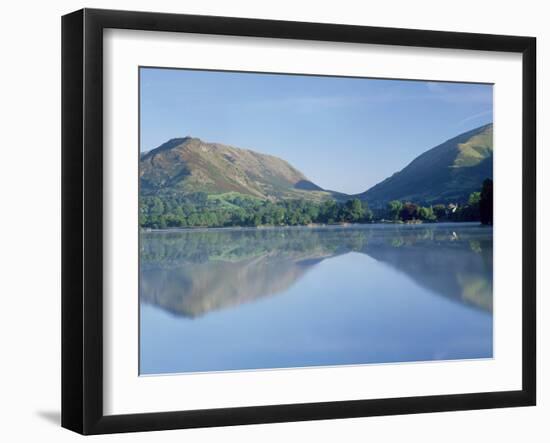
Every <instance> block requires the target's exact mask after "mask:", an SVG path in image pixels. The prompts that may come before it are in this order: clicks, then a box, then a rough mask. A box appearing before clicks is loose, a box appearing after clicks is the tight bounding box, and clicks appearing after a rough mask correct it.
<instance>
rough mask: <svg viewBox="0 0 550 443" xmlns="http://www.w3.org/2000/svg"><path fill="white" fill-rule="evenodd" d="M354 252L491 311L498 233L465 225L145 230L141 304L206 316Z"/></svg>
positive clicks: (282, 287)
mask: <svg viewBox="0 0 550 443" xmlns="http://www.w3.org/2000/svg"><path fill="white" fill-rule="evenodd" d="M350 252H355V253H360V254H366V255H368V256H369V257H371V258H373V259H375V260H376V261H378V262H380V263H383V264H385V265H387V266H389V267H391V268H393V269H394V270H396V271H398V272H399V273H401V274H403V275H404V276H406V277H408V279H409V281H410V285H418V286H420V287H422V288H424V289H426V290H428V291H429V292H431V293H433V294H437V295H439V296H442V297H446V298H448V299H451V300H454V301H456V302H457V303H462V304H467V305H470V306H472V307H474V308H476V309H479V310H482V311H485V312H491V311H492V305H493V296H492V275H493V262H492V257H493V238H492V229H491V228H487V227H480V226H479V225H477V224H466V223H462V224H434V225H414V226H413V225H363V226H349V227H319V228H273V229H234V230H231V229H220V230H215V229H209V230H186V231H172V232H151V233H142V234H141V263H140V300H141V302H143V303H148V304H152V305H156V306H159V307H161V308H163V309H165V310H168V311H170V312H171V313H173V314H176V315H178V316H183V317H187V318H195V317H199V316H204V315H206V314H207V313H209V312H212V311H218V310H223V309H228V308H230V307H236V306H238V305H241V304H245V303H252V302H254V301H255V300H258V299H261V298H265V297H270V296H275V295H276V294H279V293H283V292H285V291H287V290H288V289H289V288H291V287H292V286H293V285H295V284H296V283H297V282H298V281H299V280H300V279H302V278H303V277H304V276H305V275H306V273H308V271H310V270H312V269H313V268H315V267H316V266H318V264H319V263H321V262H322V261H325V260H329V259H331V258H333V257H336V256H340V255H343V254H347V253H350ZM365 273H366V275H367V277H366V278H368V269H366V270H365ZM342 290H343V291H345V290H346V287H345V284H342Z"/></svg>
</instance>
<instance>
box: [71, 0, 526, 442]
mask: <svg viewBox="0 0 550 443" xmlns="http://www.w3.org/2000/svg"><path fill="white" fill-rule="evenodd" d="M535 48H536V42H535V39H534V38H531V37H516V36H501V35H484V34H467V33H453V32H439V31H423V30H410V29H388V28H375V27H362V26H348V25H340V24H319V23H299V22H283V21H271V20H256V19H243V18H228V17H209V16H192V15H175V14H159V13H149V12H125V11H108V10H91V9H84V10H80V11H77V12H74V13H72V14H69V15H66V16H64V17H63V20H62V56H63V66H62V76H63V78H62V91H63V93H62V108H63V112H62V114H63V115H62V120H63V127H62V140H63V143H62V144H63V146H62V152H63V153H62V161H63V164H62V173H63V178H62V187H63V210H62V212H63V214H62V220H63V226H62V240H63V245H62V252H63V263H62V269H63V276H62V280H63V291H62V292H63V294H62V322H63V324H62V335H63V337H62V359H63V360H62V425H63V426H64V427H66V428H68V429H71V430H73V431H76V432H79V433H82V434H101V433H114V432H130V431H148V430H160V429H177V428H191V427H206V426H227V425H238V424H252V423H270V422H282V421H299V420H319V419H330V418H346V417H361V416H373V415H389V414H410V413H423V412H435V411H453V410H465V409H484V408H499V407H513V406H529V405H534V404H535V399H536V394H535V393H536V374H535V367H536V356H535V348H536V346H535V330H536V325H535V319H536V316H535V300H536V297H535V295H536V294H535V289H536V285H535V258H536V250H535V247H536V216H535V202H536V189H535V187H536V185H535V183H536V181H535V170H536V163H535V162H536V159H535V130H536V127H535V109H536V106H535V72H536V69H535V59H536V54H535Z"/></svg>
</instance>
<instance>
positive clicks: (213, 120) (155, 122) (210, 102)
mask: <svg viewBox="0 0 550 443" xmlns="http://www.w3.org/2000/svg"><path fill="white" fill-rule="evenodd" d="M140 75H141V83H140V84H141V90H140V101H141V134H140V137H141V140H140V143H141V150H142V151H148V150H150V149H153V148H156V147H157V146H159V145H161V144H162V143H164V142H165V141H167V140H169V139H171V138H175V137H184V136H187V135H190V136H193V137H198V138H200V139H202V140H204V141H208V142H218V143H225V144H228V145H232V146H236V147H241V148H248V149H253V150H255V151H258V152H263V153H268V154H271V155H276V156H278V157H281V158H283V159H285V160H287V161H288V162H290V163H291V164H292V165H293V166H295V167H296V168H298V169H299V170H301V171H302V172H303V173H304V174H305V175H306V176H307V177H308V178H309V179H310V180H312V181H313V182H314V183H316V184H318V185H319V186H321V187H323V188H325V189H330V190H336V191H341V192H346V193H350V194H352V193H358V192H363V191H365V190H366V189H368V188H369V187H370V186H372V185H374V184H376V183H378V182H379V181H381V180H383V179H384V178H386V177H388V176H390V175H391V174H393V173H394V172H396V171H398V170H401V169H402V168H403V167H405V166H406V165H407V164H408V163H409V162H410V161H411V160H413V159H414V158H415V157H416V156H418V155H419V154H421V153H422V152H424V151H426V150H428V149H430V148H432V147H434V146H436V145H438V144H440V143H442V142H444V141H445V140H448V139H449V138H452V137H454V136H455V135H458V134H460V133H462V132H465V131H467V130H469V129H473V128H476V127H478V126H481V125H483V124H486V123H490V122H492V119H493V89H492V86H491V85H482V84H466V83H443V82H427V81H404V80H380V79H364V78H339V77H318V76H299V75H279V74H253V73H231V72H210V71H192V70H181V69H156V68H141V70H140Z"/></svg>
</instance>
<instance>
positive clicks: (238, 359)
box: [140, 223, 493, 375]
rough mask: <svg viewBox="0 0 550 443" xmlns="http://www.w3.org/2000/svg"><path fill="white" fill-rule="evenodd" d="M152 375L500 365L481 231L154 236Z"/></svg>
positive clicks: (143, 342) (143, 243)
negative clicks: (440, 363)
mask: <svg viewBox="0 0 550 443" xmlns="http://www.w3.org/2000/svg"><path fill="white" fill-rule="evenodd" d="M140 260H141V264H140V374H143V375H145V374H168V373H180V372H203V371H227V370H245V369H267V368H288V367H308V366H326V365H357V364H372V363H395V362H413V361H433V360H451V359H477V358H491V357H492V355H493V314H492V309H493V284H492V282H493V277H492V276H493V232H492V228H490V227H483V226H480V225H479V224H477V223H439V224H421V225H394V224H390V225H354V226H346V227H344V226H333V227H332V226H327V227H315V228H311V227H294V228H265V229H205V230H181V231H170V232H143V233H142V234H141V238H140Z"/></svg>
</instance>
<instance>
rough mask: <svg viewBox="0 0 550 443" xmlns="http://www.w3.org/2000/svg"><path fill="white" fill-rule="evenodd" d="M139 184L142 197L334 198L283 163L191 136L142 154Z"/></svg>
mask: <svg viewBox="0 0 550 443" xmlns="http://www.w3.org/2000/svg"><path fill="white" fill-rule="evenodd" d="M140 185H141V192H142V194H143V195H162V194H166V193H168V194H181V195H185V194H193V193H199V192H203V193H206V194H208V195H224V194H232V195H235V194H240V195H243V196H250V197H255V198H259V199H266V200H272V201H274V200H279V199H306V200H312V201H323V200H326V199H329V198H331V196H332V194H331V193H330V192H328V191H324V190H323V189H321V188H320V187H319V186H317V185H316V184H314V183H312V182H311V181H310V180H308V178H307V177H306V176H305V175H304V174H302V173H301V172H300V171H298V170H297V169H295V168H294V167H292V166H291V165H290V164H289V163H287V162H286V161H284V160H282V159H280V158H277V157H274V156H272V155H266V154H260V153H258V152H254V151H251V150H248V149H240V148H235V147H232V146H227V145H222V144H219V143H206V142H203V141H202V140H200V139H198V138H191V137H185V138H176V139H172V140H170V141H168V142H166V143H164V144H163V145H161V146H159V147H158V148H156V149H153V150H152V151H149V152H147V153H145V154H143V155H142V156H141V159H140Z"/></svg>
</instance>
